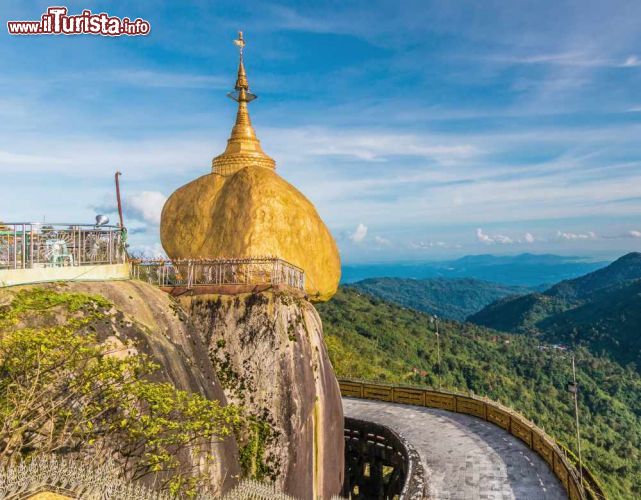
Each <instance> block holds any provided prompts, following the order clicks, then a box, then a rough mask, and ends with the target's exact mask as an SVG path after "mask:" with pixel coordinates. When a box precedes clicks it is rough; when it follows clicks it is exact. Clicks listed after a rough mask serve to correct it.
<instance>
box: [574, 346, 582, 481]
mask: <svg viewBox="0 0 641 500" xmlns="http://www.w3.org/2000/svg"><path fill="white" fill-rule="evenodd" d="M572 379H573V381H574V417H575V419H576V446H577V450H578V452H579V478H580V481H581V487H583V463H582V461H581V430H580V427H579V402H578V392H579V387H578V386H577V384H576V366H575V364H574V354H572Z"/></svg>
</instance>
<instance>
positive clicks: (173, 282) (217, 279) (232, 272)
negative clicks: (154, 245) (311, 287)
mask: <svg viewBox="0 0 641 500" xmlns="http://www.w3.org/2000/svg"><path fill="white" fill-rule="evenodd" d="M131 264H132V267H131V273H132V277H133V278H135V279H140V280H142V281H147V282H148V283H151V284H155V285H158V286H175V287H180V286H184V287H187V288H192V287H194V286H198V285H272V286H277V285H285V286H288V287H290V288H294V289H297V290H304V289H305V271H303V270H302V269H301V268H299V267H297V266H295V265H293V264H290V263H289V262H286V261H284V260H282V259H279V258H276V257H265V258H255V259H197V260H196V259H195V260H191V259H189V260H174V261H170V260H138V261H132V263H131Z"/></svg>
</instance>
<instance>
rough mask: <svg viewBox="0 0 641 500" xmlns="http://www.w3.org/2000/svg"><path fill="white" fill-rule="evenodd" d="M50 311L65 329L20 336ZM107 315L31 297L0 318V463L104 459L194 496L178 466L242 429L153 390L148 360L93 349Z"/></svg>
mask: <svg viewBox="0 0 641 500" xmlns="http://www.w3.org/2000/svg"><path fill="white" fill-rule="evenodd" d="M54 306H63V307H64V308H66V309H67V312H69V313H72V314H69V315H68V316H67V319H66V322H65V323H64V324H62V325H56V326H50V327H49V326H48V327H39V328H35V327H25V326H23V323H22V316H23V315H24V313H25V311H38V310H39V309H43V310H44V309H50V308H52V307H54ZM108 307H111V304H109V303H108V302H106V301H105V300H104V299H101V298H99V297H91V296H87V295H82V294H70V293H55V292H52V291H49V290H43V289H35V290H34V289H31V290H28V291H23V292H20V293H18V295H17V296H16V297H15V298H14V300H13V302H12V303H11V304H10V305H9V306H4V307H2V308H0V422H1V424H0V459H2V460H3V461H15V460H17V459H23V458H27V457H30V456H33V455H38V454H49V453H58V454H70V453H72V454H79V455H90V456H92V457H98V459H99V457H103V458H107V457H110V458H111V459H114V460H116V461H117V462H118V463H120V464H121V465H122V466H123V470H124V471H126V477H127V478H128V479H140V478H143V477H146V476H149V475H150V474H155V475H156V479H157V480H158V481H159V482H160V484H161V486H162V487H163V488H165V489H169V490H170V491H171V492H172V493H178V492H179V491H182V492H186V491H187V492H189V491H192V492H193V491H196V490H198V489H201V488H202V486H203V484H202V479H204V478H202V477H199V476H198V474H196V473H195V471H193V470H189V469H188V468H186V466H185V462H186V461H185V460H180V458H179V457H180V456H183V457H185V456H187V455H190V456H192V457H193V456H202V454H203V453H206V452H205V447H206V446H207V445H209V444H210V443H211V441H212V439H214V440H215V439H223V438H224V437H226V436H228V435H230V434H231V433H232V432H234V431H239V430H240V429H241V428H242V427H243V426H244V425H245V419H243V417H242V416H241V413H240V412H239V410H238V408H237V407H235V406H233V405H228V406H225V407H221V406H220V404H219V403H218V401H210V400H208V399H206V398H204V397H202V396H200V395H198V394H191V393H188V392H185V391H181V390H178V389H176V388H175V387H174V386H173V385H171V384H169V383H161V382H152V381H151V380H150V379H149V376H150V375H151V374H153V373H154V372H155V371H156V370H157V369H158V366H157V365H156V364H155V363H153V362H152V361H151V360H150V359H149V358H148V357H147V356H145V355H142V354H131V353H127V354H125V355H123V353H122V352H118V353H116V352H114V350H115V348H113V347H110V346H109V345H107V344H104V343H102V344H101V343H99V342H98V341H97V338H96V335H95V334H92V333H90V330H91V328H92V323H93V322H95V321H97V320H100V319H101V318H104V316H105V313H104V311H105V310H106V309H107V308H108ZM79 311H82V314H79ZM120 350H121V351H122V347H120ZM194 462H197V460H194Z"/></svg>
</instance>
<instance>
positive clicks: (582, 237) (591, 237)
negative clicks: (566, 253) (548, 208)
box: [556, 231, 597, 240]
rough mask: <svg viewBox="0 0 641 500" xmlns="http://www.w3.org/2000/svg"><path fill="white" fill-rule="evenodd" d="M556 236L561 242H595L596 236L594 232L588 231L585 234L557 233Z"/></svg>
mask: <svg viewBox="0 0 641 500" xmlns="http://www.w3.org/2000/svg"><path fill="white" fill-rule="evenodd" d="M556 236H557V238H559V239H561V240H596V239H597V235H596V233H595V232H594V231H588V232H587V233H569V232H563V231H557V232H556Z"/></svg>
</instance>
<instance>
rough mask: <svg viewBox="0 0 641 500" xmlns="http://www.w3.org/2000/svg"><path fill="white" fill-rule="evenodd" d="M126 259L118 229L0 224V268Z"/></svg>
mask: <svg viewBox="0 0 641 500" xmlns="http://www.w3.org/2000/svg"><path fill="white" fill-rule="evenodd" d="M125 259H126V252H125V248H124V241H123V233H122V230H121V229H120V227H117V226H92V225H87V224H48V223H47V224H45V223H34V222H20V223H0V269H32V268H43V267H66V266H84V265H98V264H121V263H124V262H125Z"/></svg>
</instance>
